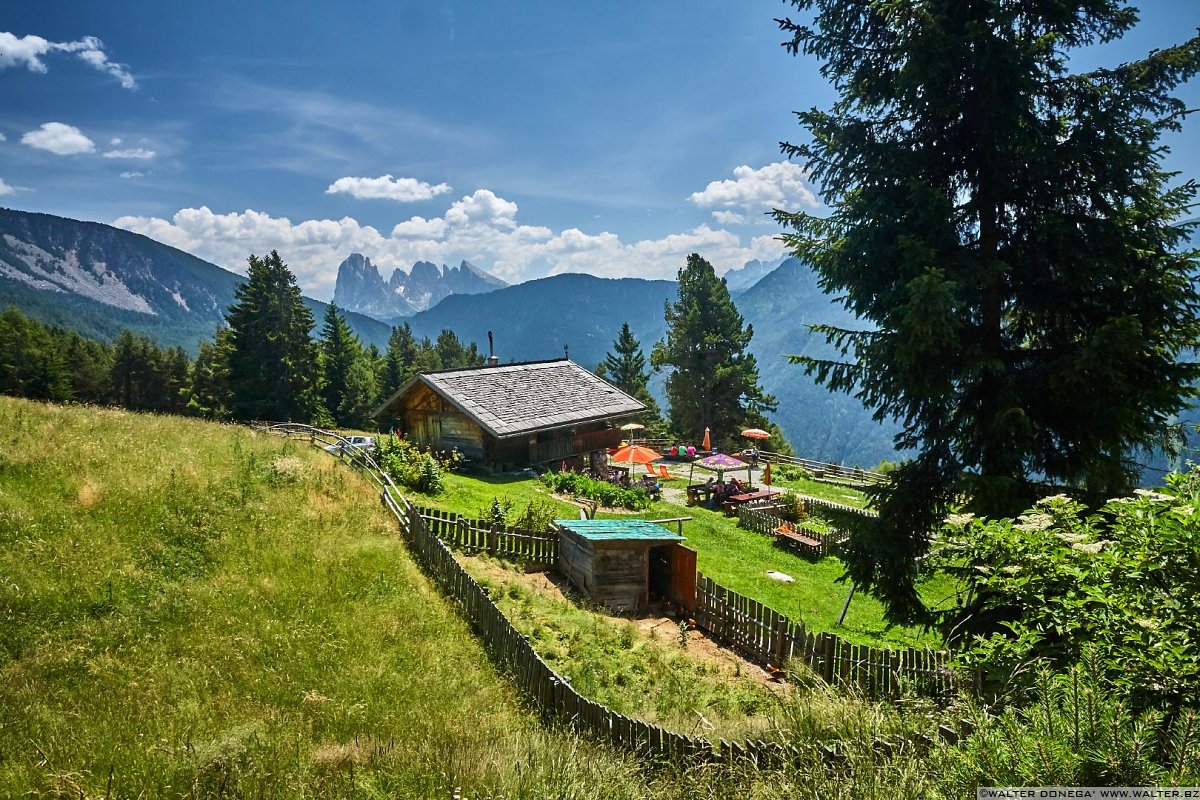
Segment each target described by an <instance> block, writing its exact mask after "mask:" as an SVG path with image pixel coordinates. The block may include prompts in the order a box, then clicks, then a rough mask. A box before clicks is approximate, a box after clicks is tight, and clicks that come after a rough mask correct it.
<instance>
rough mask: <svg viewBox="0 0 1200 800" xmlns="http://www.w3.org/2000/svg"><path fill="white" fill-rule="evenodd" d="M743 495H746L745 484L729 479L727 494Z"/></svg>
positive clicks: (735, 479)
mask: <svg viewBox="0 0 1200 800" xmlns="http://www.w3.org/2000/svg"><path fill="white" fill-rule="evenodd" d="M745 493H746V485H745V484H743V483H742V482H741V481H739V480H738V479H737V478H730V479H729V494H730V495H735V494H745Z"/></svg>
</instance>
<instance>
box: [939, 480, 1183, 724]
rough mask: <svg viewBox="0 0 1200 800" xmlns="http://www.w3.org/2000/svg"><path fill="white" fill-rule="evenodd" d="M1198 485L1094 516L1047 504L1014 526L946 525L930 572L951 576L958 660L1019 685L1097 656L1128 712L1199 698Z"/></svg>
mask: <svg viewBox="0 0 1200 800" xmlns="http://www.w3.org/2000/svg"><path fill="white" fill-rule="evenodd" d="M1198 496H1200V480H1198V479H1197V477H1195V476H1191V475H1188V476H1182V475H1173V476H1169V477H1168V480H1167V487H1166V488H1165V489H1164V491H1163V492H1151V491H1147V490H1138V491H1137V492H1136V493H1135V495H1134V496H1132V497H1126V498H1119V499H1116V500H1112V501H1110V502H1109V503H1108V504H1107V505H1106V506H1104V508H1102V509H1101V510H1100V511H1099V512H1098V513H1091V514H1090V513H1088V512H1087V511H1086V510H1085V509H1084V507H1083V506H1082V505H1080V504H1079V503H1078V502H1076V501H1074V500H1071V499H1070V498H1067V497H1064V496H1061V495H1059V496H1055V497H1049V498H1046V499H1045V500H1042V501H1041V502H1039V503H1038V504H1037V506H1036V507H1034V508H1033V509H1031V510H1030V511H1029V512H1027V513H1026V514H1023V515H1022V516H1020V517H1018V518H1017V519H1015V520H991V521H988V520H980V519H975V518H974V517H972V516H971V515H969V514H961V515H952V516H951V518H950V519H949V520H948V522H947V524H946V527H945V529H944V530H943V532H942V536H941V537H940V538H939V541H938V542H937V543H936V544H935V546H934V548H933V550H932V551H931V555H930V560H931V561H932V562H933V563H932V566H934V567H935V568H938V569H941V570H943V571H946V572H949V573H951V574H954V575H957V576H958V577H959V579H960V583H961V588H962V593H961V594H960V596H959V605H958V607H957V608H956V609H955V610H954V611H953V612H951V613H950V614H948V615H947V618H946V632H947V634H948V638H950V639H951V640H957V641H958V642H959V644H960V645H961V646H964V647H965V648H966V651H965V653H964V656H963V659H964V660H965V661H967V662H968V663H970V664H971V665H972V666H976V665H978V666H983V667H985V668H986V669H988V670H989V672H990V673H991V674H992V675H1003V676H1006V677H1007V676H1012V678H1013V679H1014V681H1015V683H1014V686H1015V687H1018V688H1019V687H1022V686H1027V685H1028V683H1029V680H1031V678H1032V673H1033V670H1032V669H1031V667H1032V666H1034V665H1035V664H1038V663H1039V662H1040V663H1041V664H1046V663H1049V664H1050V665H1052V666H1056V667H1065V666H1069V665H1070V664H1074V663H1076V662H1077V661H1078V659H1079V657H1080V654H1081V653H1082V652H1083V650H1084V649H1085V648H1087V647H1094V648H1095V649H1096V652H1097V653H1098V654H1099V656H1100V658H1101V659H1102V661H1103V663H1104V664H1105V665H1106V666H1107V669H1108V678H1109V680H1111V681H1112V683H1113V685H1115V686H1117V687H1118V688H1120V689H1122V690H1123V691H1124V693H1125V694H1127V695H1128V696H1129V697H1130V698H1131V700H1132V701H1133V703H1134V706H1135V707H1138V708H1144V707H1152V706H1161V705H1167V706H1169V707H1172V708H1179V707H1180V704H1181V702H1182V701H1183V700H1184V698H1185V697H1192V696H1194V695H1195V693H1196V691H1197V688H1200V511H1198V510H1197V508H1198V504H1197V502H1196V501H1197V498H1198Z"/></svg>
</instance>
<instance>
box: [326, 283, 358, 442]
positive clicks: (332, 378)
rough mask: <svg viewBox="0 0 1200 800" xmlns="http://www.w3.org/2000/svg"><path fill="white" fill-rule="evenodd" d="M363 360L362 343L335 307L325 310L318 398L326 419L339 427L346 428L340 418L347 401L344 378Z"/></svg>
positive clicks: (331, 305)
mask: <svg viewBox="0 0 1200 800" xmlns="http://www.w3.org/2000/svg"><path fill="white" fill-rule="evenodd" d="M362 357H363V348H362V343H361V342H359V340H358V337H357V336H355V335H354V332H353V331H352V330H350V326H349V325H347V324H346V319H345V317H343V316H342V315H341V313H340V311H339V310H338V307H337V306H336V305H334V304H333V303H330V304H329V305H328V306H326V307H325V322H324V325H323V326H322V328H321V372H322V376H321V377H322V380H321V398H322V399H323V400H324V401H325V408H326V410H328V412H329V416H330V418H331V419H333V421H334V422H335V423H336V424H338V425H348V424H349V423H348V422H346V421H345V420H344V419H343V418H342V415H341V411H340V409H341V407H342V402H343V401H344V400H345V398H346V378H347V376H348V375H349V374H350V368H351V367H352V366H354V364H355V362H357V361H359V360H360V359H362Z"/></svg>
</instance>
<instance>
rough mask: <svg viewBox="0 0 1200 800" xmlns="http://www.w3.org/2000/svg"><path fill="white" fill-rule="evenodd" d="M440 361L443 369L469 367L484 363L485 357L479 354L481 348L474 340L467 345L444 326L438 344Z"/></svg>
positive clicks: (436, 345)
mask: <svg viewBox="0 0 1200 800" xmlns="http://www.w3.org/2000/svg"><path fill="white" fill-rule="evenodd" d="M434 347H436V348H437V353H438V361H440V362H441V364H442V369H467V368H469V367H478V366H480V365H481V364H483V357H482V356H481V355H480V354H479V348H478V347H477V346H476V345H475V343H474V342H471V344H470V345H465V344H463V342H462V341H461V340H460V339H459V338H458V336H457V335H456V334H455V333H454V331H452V330H450V329H449V328H443V329H442V332H441V333H439V334H438V338H437V344H435V345H434Z"/></svg>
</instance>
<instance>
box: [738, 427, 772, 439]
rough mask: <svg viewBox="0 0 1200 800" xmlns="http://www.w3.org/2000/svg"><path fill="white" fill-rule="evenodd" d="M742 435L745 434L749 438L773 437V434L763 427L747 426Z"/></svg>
mask: <svg viewBox="0 0 1200 800" xmlns="http://www.w3.org/2000/svg"><path fill="white" fill-rule="evenodd" d="M742 436H745V437H746V438H747V439H770V438H771V434H770V433H769V432H767V431H764V430H763V429H762V428H747V429H746V430H744V431H742Z"/></svg>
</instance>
